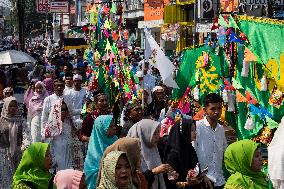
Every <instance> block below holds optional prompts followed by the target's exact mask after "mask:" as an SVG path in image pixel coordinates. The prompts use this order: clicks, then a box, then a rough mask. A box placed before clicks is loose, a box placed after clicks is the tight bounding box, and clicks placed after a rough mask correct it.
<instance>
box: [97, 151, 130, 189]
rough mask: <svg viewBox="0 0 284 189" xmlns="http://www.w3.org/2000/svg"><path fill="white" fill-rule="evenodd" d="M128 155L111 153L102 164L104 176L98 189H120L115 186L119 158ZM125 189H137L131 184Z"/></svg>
mask: <svg viewBox="0 0 284 189" xmlns="http://www.w3.org/2000/svg"><path fill="white" fill-rule="evenodd" d="M122 155H125V156H126V154H125V153H124V152H121V151H112V152H110V153H109V154H108V155H107V156H106V157H105V158H104V160H103V162H102V175H101V180H100V184H99V187H98V189H118V187H116V186H115V183H116V182H115V168H116V164H117V162H118V160H119V158H120V157H121V156H122ZM125 189H136V187H135V186H134V185H133V184H132V182H130V185H129V186H128V187H127V188H125Z"/></svg>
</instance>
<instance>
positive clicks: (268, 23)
mask: <svg viewBox="0 0 284 189" xmlns="http://www.w3.org/2000/svg"><path fill="white" fill-rule="evenodd" d="M238 20H239V22H238V26H239V28H240V31H241V32H243V33H244V34H245V35H246V36H247V38H248V41H249V43H250V46H249V48H250V49H251V50H252V51H253V53H254V54H255V55H257V56H258V58H259V60H260V61H261V63H262V64H256V63H250V70H249V76H248V77H242V76H241V72H242V67H243V60H244V49H245V47H244V45H241V44H238V54H237V64H236V69H237V70H236V78H235V79H236V81H237V82H238V83H239V84H240V85H241V86H242V87H243V88H244V90H247V91H250V93H251V94H252V95H253V96H254V97H255V98H256V99H257V101H258V102H259V104H260V105H261V106H263V107H264V108H265V109H267V110H268V111H269V112H270V113H271V114H272V119H270V118H266V122H267V123H268V125H269V128H273V127H275V125H276V124H275V123H276V122H279V121H280V120H281V118H282V117H283V115H284V106H283V105H282V106H281V107H280V108H279V109H277V108H275V107H273V106H271V105H269V98H270V95H271V91H261V90H260V85H261V84H260V79H261V77H262V75H263V73H264V66H263V65H265V66H266V67H268V68H269V69H271V71H272V72H273V74H274V76H275V77H276V78H277V79H276V80H277V84H278V87H281V84H282V83H283V84H284V82H283V80H282V78H283V76H284V72H283V71H282V70H283V69H284V67H283V66H282V65H284V43H283V41H284V22H283V21H277V20H273V19H263V18H255V17H248V16H240V17H239V19H238ZM280 65H281V66H282V67H281V66H280ZM269 73H270V72H269ZM281 77H282V78H281ZM237 110H238V114H236V116H237V123H238V125H237V134H238V138H240V139H244V138H247V139H250V138H252V137H254V136H256V135H258V134H259V132H260V130H261V129H262V128H263V126H264V125H265V120H262V119H261V118H260V116H259V115H253V116H252V117H253V118H254V120H255V129H254V130H252V131H248V130H246V129H244V125H245V122H246V119H244V117H246V116H247V114H248V112H249V111H248V108H247V103H237Z"/></svg>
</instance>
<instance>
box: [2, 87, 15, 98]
mask: <svg viewBox="0 0 284 189" xmlns="http://www.w3.org/2000/svg"><path fill="white" fill-rule="evenodd" d="M3 95H4V98H7V97H10V96H13V95H14V90H13V88H12V87H6V88H5V89H4V90H3Z"/></svg>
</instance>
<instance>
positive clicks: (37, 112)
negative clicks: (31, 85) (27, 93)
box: [28, 81, 48, 142]
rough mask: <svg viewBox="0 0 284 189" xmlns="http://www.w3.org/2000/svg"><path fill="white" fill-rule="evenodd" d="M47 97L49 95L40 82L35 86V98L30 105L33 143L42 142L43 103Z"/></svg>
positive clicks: (29, 112) (29, 118)
mask: <svg viewBox="0 0 284 189" xmlns="http://www.w3.org/2000/svg"><path fill="white" fill-rule="evenodd" d="M47 96H48V93H47V91H46V89H45V86H44V84H43V82H41V81H38V82H37V83H36V84H35V92H34V96H33V97H32V98H31V99H30V101H29V105H28V107H29V108H28V120H29V121H28V122H29V123H30V127H31V137H32V141H33V142H40V140H41V114H42V108H43V101H44V99H45V97H47Z"/></svg>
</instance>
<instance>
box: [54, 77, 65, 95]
mask: <svg viewBox="0 0 284 189" xmlns="http://www.w3.org/2000/svg"><path fill="white" fill-rule="evenodd" d="M64 89H65V84H64V81H63V79H62V78H60V77H59V78H56V79H55V80H54V93H55V94H56V95H57V96H62V95H63V92H64Z"/></svg>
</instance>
